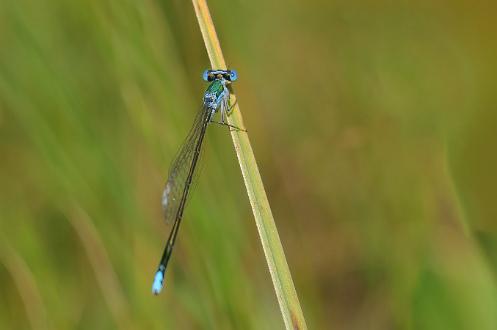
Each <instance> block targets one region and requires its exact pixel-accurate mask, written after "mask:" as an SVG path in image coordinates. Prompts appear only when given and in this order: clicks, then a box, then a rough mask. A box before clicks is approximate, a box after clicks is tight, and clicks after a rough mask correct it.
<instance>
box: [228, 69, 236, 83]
mask: <svg viewBox="0 0 497 330" xmlns="http://www.w3.org/2000/svg"><path fill="white" fill-rule="evenodd" d="M228 73H229V79H228V80H230V81H235V80H237V79H238V73H237V72H236V70H229V71H228Z"/></svg>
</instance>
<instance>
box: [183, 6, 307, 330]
mask: <svg viewBox="0 0 497 330" xmlns="http://www.w3.org/2000/svg"><path fill="white" fill-rule="evenodd" d="M192 2H193V7H194V8H195V14H196V16H197V20H198V23H199V25H200V30H201V31H202V36H203V39H204V43H205V47H206V49H207V53H208V55H209V59H210V62H211V66H212V68H213V69H226V63H225V61H224V57H223V54H222V51H221V46H220V44H219V40H218V38H217V34H216V30H215V28H214V24H213V23H212V18H211V15H210V12H209V8H208V7H207V3H206V1H205V0H192ZM231 104H235V106H234V109H233V111H232V113H231V115H230V116H229V117H228V122H229V124H230V125H234V126H237V127H245V126H244V125H243V119H242V115H241V112H240V108H239V107H238V103H237V102H236V97H235V95H234V93H232V96H231ZM231 137H232V139H233V144H234V146H235V151H236V155H237V157H238V162H239V163H240V168H241V170H242V175H243V180H244V182H245V187H246V189H247V193H248V196H249V200H250V204H251V206H252V211H253V213H254V217H255V222H256V225H257V230H258V232H259V237H260V240H261V243H262V247H263V250H264V254H265V256H266V261H267V264H268V267H269V272H270V273H271V279H272V281H273V286H274V289H275V291H276V296H277V298H278V303H279V305H280V310H281V314H282V316H283V320H284V322H285V326H286V328H287V329H307V325H306V323H305V319H304V315H303V313H302V308H301V307H300V303H299V299H298V297H297V292H296V291H295V286H294V284H293V280H292V276H291V274H290V269H289V268H288V264H287V262H286V258H285V253H284V251H283V246H282V245H281V241H280V238H279V235H278V230H277V229H276V224H275V223H274V218H273V214H272V212H271V208H270V206H269V201H268V199H267V196H266V191H265V190H264V185H263V183H262V179H261V175H260V173H259V169H258V167H257V163H256V161H255V156H254V153H253V151H252V147H251V145H250V140H249V138H248V135H247V133H246V132H243V131H237V130H232V131H231Z"/></svg>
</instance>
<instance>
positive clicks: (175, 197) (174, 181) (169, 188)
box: [162, 107, 211, 223]
mask: <svg viewBox="0 0 497 330" xmlns="http://www.w3.org/2000/svg"><path fill="white" fill-rule="evenodd" d="M210 113H211V110H210V109H208V108H206V107H202V109H201V110H200V111H199V113H198V114H197V116H196V118H195V121H194V122H193V126H192V128H191V129H190V132H189V133H188V136H187V137H186V139H185V142H184V143H183V145H182V147H181V148H180V150H179V152H178V154H177V156H176V159H175V160H174V161H173V163H172V165H171V169H170V170H169V176H168V179H167V182H166V186H165V188H164V192H163V194H162V207H163V209H164V218H165V220H166V223H171V222H172V221H173V220H175V218H176V216H177V214H178V210H179V207H180V204H181V201H182V200H183V199H185V202H186V198H187V194H188V189H185V187H186V186H187V185H188V186H189V185H190V184H191V178H190V180H188V175H189V173H190V169H192V166H194V164H193V163H194V162H196V161H197V160H198V156H199V155H197V156H195V154H196V152H195V150H197V147H198V148H200V143H202V139H203V135H204V134H205V129H206V126H207V124H208V121H209V119H210ZM193 169H194V167H193ZM188 181H190V182H188ZM188 188H189V187H188Z"/></svg>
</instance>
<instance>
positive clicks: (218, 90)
mask: <svg viewBox="0 0 497 330" xmlns="http://www.w3.org/2000/svg"><path fill="white" fill-rule="evenodd" d="M223 92H224V85H223V83H222V82H221V80H219V79H216V80H214V81H213V82H212V83H211V84H210V85H209V87H207V89H206V91H205V94H213V95H215V96H216V99H217V98H218V97H219V96H220V95H221V94H222V93H223Z"/></svg>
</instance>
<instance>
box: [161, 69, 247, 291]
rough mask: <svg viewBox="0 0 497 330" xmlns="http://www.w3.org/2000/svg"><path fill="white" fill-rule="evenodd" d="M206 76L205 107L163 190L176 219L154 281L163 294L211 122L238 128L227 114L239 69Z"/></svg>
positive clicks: (168, 212) (169, 215)
mask: <svg viewBox="0 0 497 330" xmlns="http://www.w3.org/2000/svg"><path fill="white" fill-rule="evenodd" d="M203 78H204V80H205V81H208V82H210V84H209V87H207V90H206V91H205V93H204V99H203V105H202V109H201V110H200V112H199V113H198V114H197V117H196V119H195V121H194V123H193V127H192V129H191V130H190V133H189V134H188V137H187V138H186V140H185V143H184V144H183V146H182V147H181V149H180V151H179V153H178V156H177V157H176V159H175V160H174V162H173V164H172V167H171V169H170V172H169V177H168V179H167V183H166V187H165V188H164V193H163V194H162V207H163V209H164V217H165V220H166V222H168V223H171V222H172V228H171V233H170V234H169V238H168V239H167V243H166V247H165V248H164V253H163V254H162V258H161V261H160V263H159V268H158V269H157V273H155V278H154V283H153V285H152V292H153V293H154V294H159V293H160V291H161V290H162V286H163V282H164V276H165V272H166V267H167V263H168V261H169V258H170V257H171V253H172V251H173V247H174V242H175V241H176V236H177V235H178V229H179V226H180V224H181V218H182V217H183V210H184V208H185V203H186V200H187V197H188V191H189V189H190V186H191V184H192V179H193V174H194V172H195V167H196V165H197V161H198V159H199V156H200V150H201V148H202V141H203V140H204V135H205V132H206V130H207V126H208V125H209V123H211V122H214V123H218V124H222V125H226V126H229V127H231V128H235V129H238V128H237V127H234V126H232V125H229V124H228V123H226V117H227V115H228V113H229V111H230V107H229V100H230V92H229V90H228V87H227V85H228V84H230V83H231V82H232V81H235V80H236V79H237V73H236V71H235V70H206V71H205V72H204V75H203ZM218 111H219V112H220V113H221V121H220V122H216V121H214V120H213V116H214V114H215V113H216V112H218Z"/></svg>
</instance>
